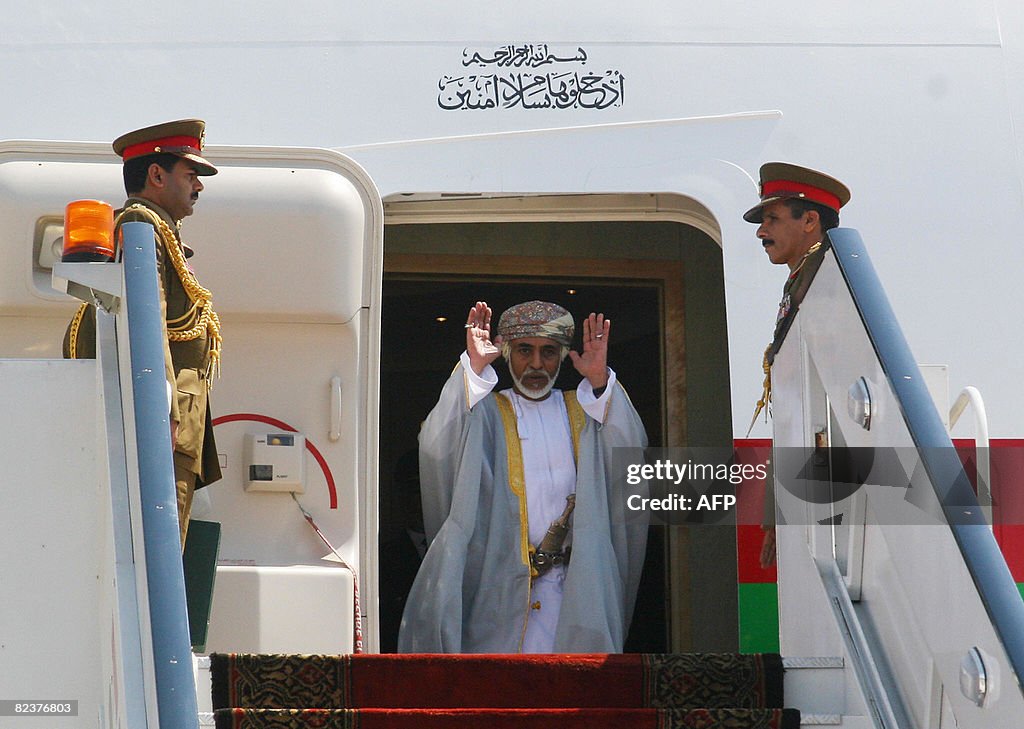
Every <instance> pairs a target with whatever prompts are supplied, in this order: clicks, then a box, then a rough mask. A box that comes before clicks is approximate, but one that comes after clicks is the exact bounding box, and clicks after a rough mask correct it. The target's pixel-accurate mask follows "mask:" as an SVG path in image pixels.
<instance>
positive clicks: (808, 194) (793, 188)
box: [743, 162, 850, 223]
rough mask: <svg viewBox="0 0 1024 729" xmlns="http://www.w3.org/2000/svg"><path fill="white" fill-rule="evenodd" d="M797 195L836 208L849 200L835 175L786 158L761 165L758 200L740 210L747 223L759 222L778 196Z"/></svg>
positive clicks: (776, 200) (784, 197)
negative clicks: (750, 206) (792, 163)
mask: <svg viewBox="0 0 1024 729" xmlns="http://www.w3.org/2000/svg"><path fill="white" fill-rule="evenodd" d="M791 198H800V199H801V200H807V201H808V202H814V203H818V204H819V205H824V206H825V207H827V208H831V209H832V210H835V211H836V212H837V213H838V212H839V208H841V207H843V205H845V204H846V203H848V202H850V190H849V189H848V188H847V187H846V185H844V184H843V183H841V182H840V181H839V180H837V179H835V178H834V177H829V176H828V175H826V174H824V173H822V172H818V171H816V170H812V169H810V168H807V167H800V166H799V165H791V164H789V163H787V162H767V163H765V164H763V165H761V202H759V203H758V204H757V205H755V206H754V207H752V208H750V210H748V211H747V212H745V213H744V214H743V219H744V220H746V221H747V222H748V223H760V222H761V213H762V211H763V210H764V209H765V208H766V207H767V206H769V205H771V204H772V203H775V202H778V201H779V200H789V199H791Z"/></svg>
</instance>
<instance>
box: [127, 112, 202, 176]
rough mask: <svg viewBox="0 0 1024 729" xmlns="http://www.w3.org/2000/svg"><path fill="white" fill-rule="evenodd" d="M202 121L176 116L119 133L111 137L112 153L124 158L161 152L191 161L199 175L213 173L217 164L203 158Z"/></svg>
mask: <svg viewBox="0 0 1024 729" xmlns="http://www.w3.org/2000/svg"><path fill="white" fill-rule="evenodd" d="M205 136H206V122H204V121H203V120H202V119H179V120H178V121H172V122H164V123H163V124H157V125H155V126H151V127H146V128H145V129H136V130H135V131H134V132H128V133H127V134H122V135H121V136H120V137H118V138H117V139H115V140H114V153H115V154H117V156H118V157H121V158H122V159H123V160H124V161H125V162H127V161H128V160H130V159H135V158H136V157H144V156H146V155H150V154H160V153H162V152H165V153H168V154H174V155H177V156H178V157H181V158H182V159H186V160H188V161H189V162H191V163H192V164H193V165H194V166H195V169H196V174H199V175H216V174H217V168H216V167H214V166H213V165H212V164H210V163H209V162H208V161H206V160H205V159H203V142H204V141H205Z"/></svg>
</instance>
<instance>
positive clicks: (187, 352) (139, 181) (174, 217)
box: [64, 119, 221, 547]
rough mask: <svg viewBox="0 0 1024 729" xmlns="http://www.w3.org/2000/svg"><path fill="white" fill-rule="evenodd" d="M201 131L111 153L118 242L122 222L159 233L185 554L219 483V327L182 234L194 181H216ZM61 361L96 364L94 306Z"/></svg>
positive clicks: (77, 323)
mask: <svg viewBox="0 0 1024 729" xmlns="http://www.w3.org/2000/svg"><path fill="white" fill-rule="evenodd" d="M204 129H205V123H204V122H203V121H201V120H199V119H183V120H180V121H173V122H167V123H165V124H158V125H156V126H152V127H146V128H145V129H139V130H137V131H134V132H129V133H128V134H125V135H123V136H121V137H118V138H117V139H116V140H115V141H114V152H115V153H117V155H118V156H120V157H122V158H123V159H124V170H123V171H124V185H125V192H126V193H127V194H128V200H127V201H126V202H125V205H124V208H123V209H122V210H120V211H118V213H117V216H116V218H115V240H117V239H118V238H119V233H118V230H119V228H120V226H121V225H122V224H123V223H127V222H136V221H141V222H146V223H149V224H151V225H152V226H153V228H154V229H155V231H156V263H157V273H158V277H159V281H160V298H161V302H160V303H161V309H162V311H163V312H164V315H165V316H164V319H165V321H166V325H167V339H166V341H165V348H164V358H165V361H166V366H167V380H168V383H169V385H170V387H172V388H173V390H174V392H176V397H172V398H170V400H171V405H170V419H171V437H172V439H173V442H174V480H175V482H176V484H177V491H178V521H179V524H180V527H181V543H182V547H184V544H185V535H186V532H187V530H188V521H189V514H190V512H191V508H192V495H193V492H194V490H195V489H197V488H202V487H204V486H206V485H208V484H210V483H213V482H214V481H216V480H218V479H219V478H220V477H221V473H220V464H219V462H218V460H217V447H216V444H215V443H214V440H213V427H212V424H211V422H210V421H211V417H210V405H209V401H208V398H207V395H208V393H209V390H210V385H211V377H212V375H213V374H214V373H215V372H216V371H217V370H219V365H220V344H221V336H220V320H219V319H218V318H217V314H216V313H215V312H214V311H213V308H212V306H211V298H212V296H211V294H210V292H209V291H208V290H206V289H205V288H203V287H202V286H201V285H200V284H199V282H198V281H197V280H196V277H195V274H194V273H193V272H192V269H191V267H190V266H189V265H188V263H187V262H186V260H185V259H186V258H187V257H189V256H191V255H192V250H191V249H190V248H189V247H188V246H186V245H185V244H184V243H183V242H182V240H181V234H180V232H179V228H180V225H181V221H182V220H183V219H184V218H185V217H187V216H189V215H191V214H192V209H193V207H194V205H195V203H196V201H197V200H198V199H199V193H200V192H201V191H202V190H203V183H202V181H201V180H200V179H199V178H200V177H202V176H204V175H215V174H217V168H216V167H214V166H213V165H212V164H210V163H209V162H208V161H207V160H205V159H204V158H203V157H202V148H203V138H204ZM64 356H65V357H94V356H95V312H94V311H93V310H92V307H91V306H85V305H83V306H82V307H81V308H80V309H79V311H78V312H77V314H76V315H75V317H74V319H72V321H71V324H70V325H69V327H68V332H67V334H66V335H65V338H64Z"/></svg>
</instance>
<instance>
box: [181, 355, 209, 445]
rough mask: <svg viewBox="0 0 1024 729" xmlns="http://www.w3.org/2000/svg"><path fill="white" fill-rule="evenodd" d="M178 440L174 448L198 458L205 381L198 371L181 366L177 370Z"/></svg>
mask: <svg viewBox="0 0 1024 729" xmlns="http://www.w3.org/2000/svg"><path fill="white" fill-rule="evenodd" d="M177 389H178V410H179V412H180V415H181V421H180V422H179V423H178V442H177V443H176V444H175V447H174V449H175V450H176V451H178V452H179V453H183V454H185V455H187V456H189V457H191V458H199V455H200V453H201V452H202V447H203V428H204V426H205V424H206V383H205V382H204V381H203V379H202V378H201V377H200V376H199V371H198V370H194V369H186V368H183V369H181V370H180V371H179V372H178V377H177Z"/></svg>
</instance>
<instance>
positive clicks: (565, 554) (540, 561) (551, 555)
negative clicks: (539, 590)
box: [530, 547, 572, 577]
mask: <svg viewBox="0 0 1024 729" xmlns="http://www.w3.org/2000/svg"><path fill="white" fill-rule="evenodd" d="M570 555H572V547H566V548H565V549H563V550H562V551H561V552H542V551H540V550H537V551H536V552H531V553H530V566H531V567H532V568H533V570H534V572H536V573H537V576H538V577H540V576H541V575H543V574H546V573H547V572H549V571H550V570H551V568H552V567H555V566H556V565H560V564H562V565H565V566H566V567H568V566H569V557H570Z"/></svg>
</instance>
